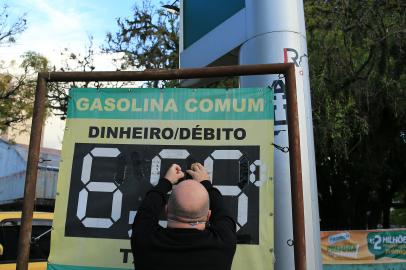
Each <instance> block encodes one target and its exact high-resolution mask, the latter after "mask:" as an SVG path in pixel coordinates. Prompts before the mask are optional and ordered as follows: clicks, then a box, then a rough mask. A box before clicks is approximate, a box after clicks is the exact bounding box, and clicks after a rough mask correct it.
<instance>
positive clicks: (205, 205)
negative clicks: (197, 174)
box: [168, 180, 209, 222]
mask: <svg viewBox="0 0 406 270" xmlns="http://www.w3.org/2000/svg"><path fill="white" fill-rule="evenodd" d="M208 212H209V194H208V193H207V190H206V189H205V188H204V187H203V185H202V184H200V183H199V182H197V181H194V180H185V181H182V182H180V183H179V184H178V185H176V186H174V189H173V190H172V193H171V195H170V196H169V200H168V218H174V219H178V220H180V221H187V222H189V221H190V222H192V221H198V220H200V219H202V218H204V217H206V216H207V214H208Z"/></svg>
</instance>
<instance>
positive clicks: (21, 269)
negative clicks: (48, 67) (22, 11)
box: [17, 76, 46, 270]
mask: <svg viewBox="0 0 406 270" xmlns="http://www.w3.org/2000/svg"><path fill="white" fill-rule="evenodd" d="M45 98H46V80H45V79H44V78H42V77H40V76H38V79H37V88H36V91H35V101H34V112H33V116H32V125H31V136H30V145H29V148H28V160H27V172H26V175H25V187H24V201H23V209H22V216H21V228H20V237H19V239H18V255H17V270H27V269H28V260H29V255H30V241H31V232H32V215H33V210H34V202H35V189H36V184H37V173H38V161H39V153H40V146H41V134H42V124H43V122H44V114H45Z"/></svg>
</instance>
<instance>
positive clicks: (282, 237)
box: [239, 0, 322, 270]
mask: <svg viewBox="0 0 406 270" xmlns="http://www.w3.org/2000/svg"><path fill="white" fill-rule="evenodd" d="M245 12H246V41H245V42H244V43H243V44H242V45H241V48H240V55H239V63H240V64H241V65H244V64H265V63H286V62H294V63H295V65H296V77H297V81H296V86H297V91H298V95H297V97H298V106H299V108H298V110H299V128H300V144H301V155H302V156H301V161H302V170H303V171H302V173H303V193H304V196H303V198H304V208H305V231H306V257H307V267H306V269H311V270H321V269H322V265H321V249H320V225H319V210H318V193H317V180H316V170H315V155H314V141H313V123H312V109H311V99H310V86H309V68H308V61H307V60H308V58H307V47H306V32H305V22H304V10H303V2H302V0H283V1H280V0H246V8H245ZM240 84H241V87H254V86H255V87H257V86H260V87H263V86H268V85H269V86H271V85H274V86H275V98H274V101H275V144H277V145H280V146H288V136H287V126H286V111H285V104H286V100H285V95H284V93H283V90H284V80H283V79H282V78H278V76H275V75H273V76H247V77H241V79H240ZM274 168H275V177H274V180H275V258H276V267H275V269H276V270H286V269H294V257H293V247H292V246H289V245H288V243H290V242H291V240H292V239H293V225H292V211H291V209H292V201H291V194H290V193H291V190H290V173H289V156H288V154H287V153H282V152H281V151H279V150H276V149H275V161H274Z"/></svg>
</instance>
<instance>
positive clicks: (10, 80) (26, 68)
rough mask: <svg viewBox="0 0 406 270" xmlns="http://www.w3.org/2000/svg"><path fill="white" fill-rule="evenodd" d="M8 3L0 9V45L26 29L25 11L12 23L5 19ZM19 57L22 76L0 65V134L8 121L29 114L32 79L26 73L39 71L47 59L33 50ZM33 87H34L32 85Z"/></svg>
mask: <svg viewBox="0 0 406 270" xmlns="http://www.w3.org/2000/svg"><path fill="white" fill-rule="evenodd" d="M9 20H10V19H9V13H8V6H7V5H4V6H3V8H2V10H1V11H0V45H11V44H12V43H14V42H15V41H16V36H17V35H18V34H21V33H22V32H23V31H24V30H25V29H26V28H27V21H26V19H25V14H24V15H22V16H20V17H18V18H17V19H16V20H15V21H14V22H10V21H9ZM22 57H23V62H22V64H21V68H22V70H23V72H22V75H18V76H15V75H12V74H11V73H10V72H9V71H8V70H7V68H5V67H4V66H3V65H4V64H3V63H2V64H1V66H0V133H2V132H4V131H5V130H6V129H7V128H9V127H10V126H11V125H12V124H14V123H18V122H22V121H24V120H26V119H28V118H30V117H31V115H32V102H33V89H32V88H31V87H34V85H33V81H32V80H31V79H30V75H31V73H32V72H33V71H35V70H42V69H43V68H45V66H46V65H47V60H46V59H45V58H44V57H42V56H40V55H38V54H35V53H32V52H28V53H26V54H25V55H23V56H22ZM34 89H35V87H34Z"/></svg>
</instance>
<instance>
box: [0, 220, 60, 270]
mask: <svg viewBox="0 0 406 270" xmlns="http://www.w3.org/2000/svg"><path fill="white" fill-rule="evenodd" d="M53 216H54V215H53V213H45V212H34V216H33V220H32V234H31V235H32V237H31V247H30V261H29V266H28V269H30V270H44V269H46V266H47V263H46V261H47V258H48V255H49V247H50V239H51V228H52V220H53ZM20 225H21V212H0V270H9V269H10V270H11V269H13V270H14V269H16V261H17V243H18V236H19V232H20Z"/></svg>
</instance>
